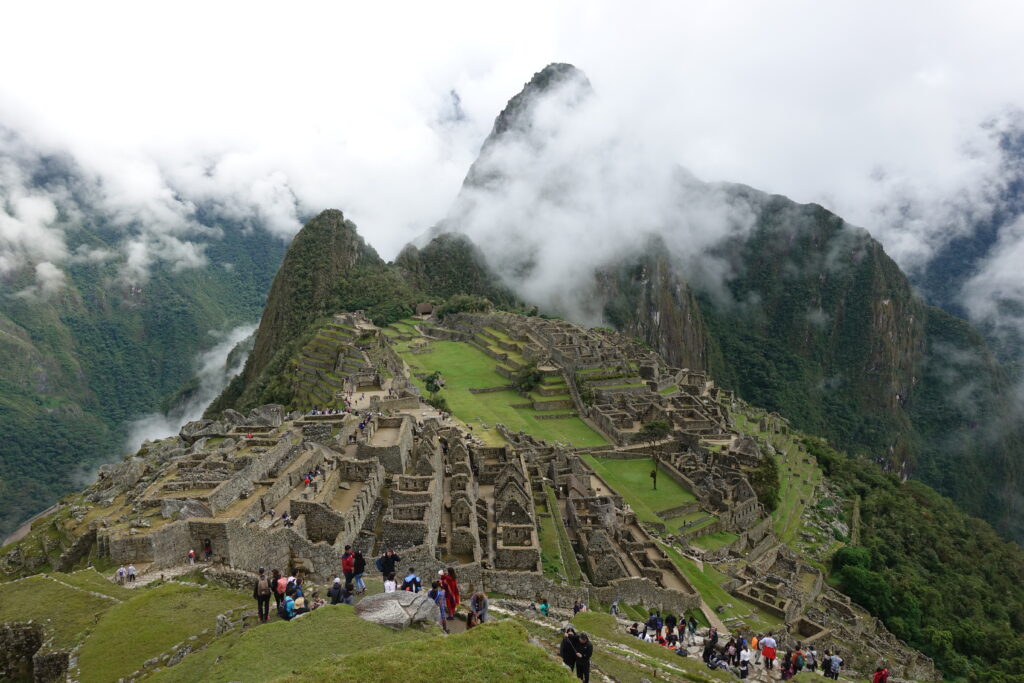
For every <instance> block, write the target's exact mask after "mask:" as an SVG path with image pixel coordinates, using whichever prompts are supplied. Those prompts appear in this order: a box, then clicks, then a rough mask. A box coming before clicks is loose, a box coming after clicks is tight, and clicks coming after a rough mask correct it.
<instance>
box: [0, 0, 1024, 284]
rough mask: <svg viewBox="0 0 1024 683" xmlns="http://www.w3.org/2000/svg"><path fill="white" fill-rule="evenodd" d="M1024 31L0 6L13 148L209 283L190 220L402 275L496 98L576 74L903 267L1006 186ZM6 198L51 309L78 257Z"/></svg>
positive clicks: (671, 140) (767, 9) (766, 17)
mask: <svg viewBox="0 0 1024 683" xmlns="http://www.w3.org/2000/svg"><path fill="white" fill-rule="evenodd" d="M347 5H348V6H347ZM1022 20H1024V4H1022V3H1020V2H935V1H933V0H929V1H927V2H901V3H893V2H864V1H863V0H858V1H856V2H828V3H821V2H811V1H808V2H781V1H778V0H773V1H772V2H742V3H732V2H702V3H696V2H665V3H628V6H627V3H622V2H617V3H613V2H592V1H588V2H561V3H552V2H519V3H514V4H509V3H504V4H500V5H495V4H494V3H483V2H465V3H444V2H431V3H420V2H417V3H408V4H407V6H404V7H403V6H401V5H396V4H393V3H358V4H357V3H331V4H323V5H319V4H311V3H288V4H281V3H277V4H275V5H274V6H270V5H265V4H262V3H252V2H246V3H223V2H217V3H209V2H206V3H188V2H179V3H174V4H171V5H168V4H154V3H140V2H131V3H123V4H114V3H81V2H77V3H67V4H66V5H56V6H55V5H54V4H52V3H39V2H36V3H28V2H22V3H4V4H3V5H0V63H2V64H3V68H2V69H0V126H3V127H6V128H7V129H9V130H10V131H14V132H15V133H17V139H18V142H17V145H18V147H19V148H24V147H28V148H30V149H33V150H42V151H60V152H66V153H69V154H70V155H71V156H72V157H73V158H74V159H75V160H76V161H77V162H78V163H79V164H80V165H81V168H82V169H84V170H85V171H86V172H88V173H89V174H92V175H93V177H94V179H95V180H96V183H97V187H98V188H99V190H98V192H99V193H100V194H101V195H102V196H101V201H102V203H103V204H104V205H105V206H106V207H107V208H109V209H110V210H111V211H114V212H116V213H118V214H119V215H123V216H125V217H126V218H125V222H126V225H128V224H129V223H130V222H131V221H133V220H134V221H135V223H136V224H137V223H139V222H141V223H143V224H145V227H144V228H138V227H137V225H136V227H133V228H130V229H129V228H127V227H126V231H130V230H134V231H135V232H134V233H132V235H131V236H126V246H125V252H126V254H129V256H131V255H132V254H134V255H135V256H136V257H137V260H138V265H139V268H140V269H144V268H145V266H146V264H147V263H149V262H151V260H152V259H153V258H166V259H176V260H175V263H177V264H179V265H182V266H183V267H187V266H188V265H195V264H198V263H201V262H202V253H201V249H199V250H195V249H191V247H190V245H192V244H193V242H194V241H196V240H199V241H200V242H201V240H200V239H199V238H198V237H197V235H201V233H202V231H201V229H200V228H199V227H198V226H196V225H195V224H194V220H193V216H192V213H191V212H192V209H193V207H194V205H195V203H198V202H213V203H216V204H217V205H218V206H220V207H221V209H222V210H223V211H224V212H225V213H226V214H227V215H233V216H238V217H247V216H249V217H254V218H257V219H259V220H261V221H263V222H264V223H265V224H267V225H268V226H269V227H271V229H273V230H276V231H278V232H279V233H281V234H282V235H290V234H293V233H294V232H295V231H296V230H297V229H298V227H299V218H300V217H301V216H303V215H309V214H311V213H315V212H317V211H319V210H321V209H323V208H328V207H334V208H339V209H342V210H343V211H345V213H346V214H347V215H348V216H349V217H350V218H352V219H353V220H355V221H356V222H357V223H358V225H359V227H360V230H361V232H362V233H363V234H364V235H365V236H366V237H367V238H368V240H369V241H370V242H371V243H372V244H373V245H374V246H375V247H377V249H378V250H379V251H380V252H381V254H382V256H384V257H386V258H390V257H393V256H394V255H395V254H396V253H397V251H398V249H399V248H400V247H401V246H402V245H403V244H404V243H405V242H407V241H408V240H410V239H411V238H413V237H415V236H416V235H418V234H420V233H421V232H422V231H423V230H425V229H426V228H428V227H429V226H431V225H432V224H433V223H434V222H436V221H437V220H438V219H439V218H441V217H443V216H444V214H445V212H446V211H447V209H448V207H449V205H450V204H451V202H452V200H453V198H454V197H455V195H456V193H457V192H458V189H459V185H460V183H461V181H462V178H463V176H464V175H465V172H466V170H467V169H468V166H469V164H470V163H471V162H472V160H473V159H474V157H475V156H476V153H477V151H478V150H479V146H480V144H481V142H482V140H483V138H484V137H485V136H486V134H487V132H488V131H489V129H490V126H491V124H492V122H493V119H494V116H495V115H496V114H497V113H498V112H499V111H500V110H501V108H502V107H503V105H504V104H505V102H506V101H507V100H508V98H509V97H511V96H512V95H514V94H515V93H516V92H517V91H518V90H519V89H520V88H521V87H522V85H523V83H524V82H525V81H527V80H528V79H529V78H530V77H531V75H532V74H533V73H534V72H535V71H537V70H539V69H540V68H542V67H543V66H544V65H545V64H547V63H549V62H552V61H566V62H572V63H574V64H575V65H576V66H578V67H579V68H581V69H582V70H583V71H585V72H586V74H587V75H588V76H589V78H590V81H591V82H592V84H593V86H594V89H595V90H596V91H597V93H598V95H599V96H600V97H601V98H602V99H603V100H604V101H605V102H606V106H607V107H608V108H609V110H610V111H611V112H612V113H611V115H612V116H614V117H615V118H616V120H617V121H618V122H619V123H620V124H621V125H625V126H628V127H630V128H633V129H635V131H639V132H640V134H641V135H642V136H643V138H644V139H645V140H646V141H647V143H648V144H652V145H657V146H658V147H659V148H660V149H661V150H662V151H663V152H664V153H665V154H666V155H667V156H669V157H670V158H672V159H674V160H675V161H677V162H678V163H680V164H682V165H683V166H685V167H687V168H689V169H690V170H691V171H693V172H694V173H695V174H696V175H697V176H698V177H700V178H702V179H704V180H731V181H737V182H743V183H748V184H750V185H753V186H756V187H758V188H760V189H764V190H768V191H772V192H778V193H782V194H786V195H788V196H790V197H792V198H794V199H796V200H798V201H805V202H806V201H816V202H820V203H822V204H824V205H825V206H827V207H828V208H830V209H833V210H835V211H837V212H838V213H840V214H841V215H843V216H844V217H846V218H847V219H849V220H850V221H851V222H854V223H857V224H860V225H863V226H865V227H867V228H868V229H870V230H871V231H872V232H873V233H874V234H875V235H876V236H877V237H879V238H880V239H881V240H882V241H883V243H884V244H885V245H886V247H887V249H888V250H889V252H890V253H891V254H893V255H894V256H895V257H896V258H897V260H898V261H900V263H901V264H902V265H904V266H906V267H911V266H913V265H915V264H917V263H920V262H921V261H922V260H924V259H927V257H928V255H929V254H930V253H931V252H932V250H933V249H934V248H936V247H937V246H939V245H941V243H942V242H943V240H945V239H948V236H949V231H950V230H951V229H953V230H955V229H956V221H955V220H952V221H951V220H950V218H949V214H950V212H951V211H954V210H959V209H957V208H956V207H952V208H951V203H952V204H956V205H958V206H959V205H961V204H962V203H964V202H967V203H972V202H976V203H978V204H979V205H982V206H983V205H984V204H985V202H986V201H987V198H988V197H989V196H990V195H991V192H992V188H993V185H998V169H997V165H998V161H999V158H998V155H997V154H996V150H995V148H994V144H993V140H992V135H991V132H990V129H989V128H986V127H985V126H984V124H986V123H989V122H992V121H996V122H997V125H999V124H998V122H999V121H1001V120H1004V119H1005V118H1006V117H1007V116H1008V115H1009V113H1010V112H1012V111H1014V110H1015V109H1016V108H1019V107H1021V106H1024V68H1021V67H1022V66H1024V41H1022V40H1021V36H1022V35H1024V31H1022V28H1024V21H1022ZM452 91H455V92H457V94H458V98H459V102H458V104H457V105H456V104H455V102H454V100H453V98H452V96H451V92H452ZM12 144H13V143H10V142H8V145H9V148H8V149H3V148H0V155H3V156H0V162H2V161H3V158H4V156H6V157H7V160H8V161H10V160H11V159H15V158H16V156H17V155H16V153H15V151H14V150H13V149H11V148H10V146H11V145H12ZM0 193H2V194H4V195H5V196H4V197H3V198H2V199H3V201H0V271H2V270H3V269H4V268H5V263H6V264H7V266H6V267H8V268H10V267H14V266H16V265H23V264H24V263H25V262H30V263H33V264H35V266H36V270H37V276H38V278H39V287H40V288H45V286H57V287H59V285H60V280H59V278H60V275H59V269H60V267H61V265H62V263H64V262H66V261H68V260H69V259H72V258H86V257H87V255H82V254H78V255H72V254H68V253H66V251H65V252H62V251H61V249H60V241H61V239H62V235H61V233H60V231H59V230H57V229H56V228H54V227H53V222H54V215H53V212H52V211H51V210H50V209H51V207H50V206H49V205H48V204H47V200H46V198H44V197H38V196H35V195H34V194H33V189H32V188H31V187H29V186H26V183H25V179H24V178H22V177H20V176H19V174H18V171H17V165H16V164H12V163H8V164H7V166H6V170H5V166H4V164H3V163H0ZM951 198H956V199H955V201H953V199H951ZM960 208H962V207H960ZM1018 232H1020V231H1018ZM133 250H134V251H133ZM147 250H149V251H148V252H147ZM101 257H102V255H97V258H101ZM147 259H150V261H147ZM40 263H43V264H49V265H42V266H40V265H39V264H40ZM1001 268H1003V269H1004V270H1005V265H1004V266H1001ZM140 272H141V270H140ZM1001 272H1002V271H1001ZM0 274H2V273H0Z"/></svg>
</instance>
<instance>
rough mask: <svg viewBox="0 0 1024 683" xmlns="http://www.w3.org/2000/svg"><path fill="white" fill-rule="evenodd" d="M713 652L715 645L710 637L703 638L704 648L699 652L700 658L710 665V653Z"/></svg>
mask: <svg viewBox="0 0 1024 683" xmlns="http://www.w3.org/2000/svg"><path fill="white" fill-rule="evenodd" d="M714 653H715V645H714V643H712V642H711V638H705V639H704V650H703V652H701V654H700V658H701V659H703V660H704V663H705V664H707V665H708V666H711V655H713V654H714Z"/></svg>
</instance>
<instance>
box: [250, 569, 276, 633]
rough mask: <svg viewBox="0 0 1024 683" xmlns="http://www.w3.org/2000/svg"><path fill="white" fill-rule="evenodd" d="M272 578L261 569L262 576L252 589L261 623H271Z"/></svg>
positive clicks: (257, 579)
mask: <svg viewBox="0 0 1024 683" xmlns="http://www.w3.org/2000/svg"><path fill="white" fill-rule="evenodd" d="M271 592H272V591H271V590H270V578H269V577H268V576H267V570H266V569H264V568H263V567H260V575H259V576H258V577H256V582H255V584H254V585H253V587H252V597H253V599H254V600H255V601H256V614H257V617H258V618H259V620H260V621H261V622H267V621H270V594H271Z"/></svg>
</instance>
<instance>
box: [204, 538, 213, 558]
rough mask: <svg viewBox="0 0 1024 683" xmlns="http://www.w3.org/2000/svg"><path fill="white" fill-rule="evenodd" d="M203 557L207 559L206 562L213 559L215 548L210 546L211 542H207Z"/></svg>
mask: <svg viewBox="0 0 1024 683" xmlns="http://www.w3.org/2000/svg"><path fill="white" fill-rule="evenodd" d="M203 556H204V557H205V558H206V561H207V562H209V561H210V558H212V557H213V546H212V545H210V542H209V541H207V542H206V543H205V544H204V545H203Z"/></svg>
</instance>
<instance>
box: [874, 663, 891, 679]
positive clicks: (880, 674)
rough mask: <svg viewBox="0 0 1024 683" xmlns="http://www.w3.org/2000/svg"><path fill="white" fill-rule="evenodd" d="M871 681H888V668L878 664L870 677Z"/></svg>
mask: <svg viewBox="0 0 1024 683" xmlns="http://www.w3.org/2000/svg"><path fill="white" fill-rule="evenodd" d="M871 683H889V669H887V668H885V666H880V667H878V668H876V669H875V675H874V676H873V677H872V678H871Z"/></svg>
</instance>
